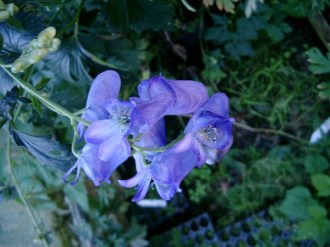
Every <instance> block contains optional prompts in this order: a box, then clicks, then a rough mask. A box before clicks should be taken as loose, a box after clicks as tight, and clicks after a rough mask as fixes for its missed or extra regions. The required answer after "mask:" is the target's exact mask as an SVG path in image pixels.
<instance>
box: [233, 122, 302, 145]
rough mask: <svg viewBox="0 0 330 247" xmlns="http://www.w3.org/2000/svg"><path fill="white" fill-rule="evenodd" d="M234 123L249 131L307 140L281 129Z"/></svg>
mask: <svg viewBox="0 0 330 247" xmlns="http://www.w3.org/2000/svg"><path fill="white" fill-rule="evenodd" d="M234 125H235V126H236V127H238V128H241V129H245V130H248V131H251V132H259V133H265V134H272V135H279V136H284V137H287V138H290V139H292V140H295V141H298V142H307V141H306V140H303V139H301V138H299V137H296V136H294V135H291V134H288V133H285V132H283V131H281V130H273V129H263V128H253V127H250V126H248V125H245V124H241V123H238V122H234Z"/></svg>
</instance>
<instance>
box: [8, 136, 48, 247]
mask: <svg viewBox="0 0 330 247" xmlns="http://www.w3.org/2000/svg"><path fill="white" fill-rule="evenodd" d="M10 144H11V140H10V136H9V135H8V138H7V159H8V160H7V163H8V172H9V174H10V176H11V178H12V181H13V184H14V186H15V188H16V191H17V194H18V196H19V198H20V199H21V201H22V203H23V204H24V206H25V208H26V210H27V212H28V214H29V216H30V217H31V219H32V222H33V225H34V227H35V228H36V229H37V231H38V234H39V237H40V239H41V240H42V242H43V243H44V245H45V246H47V247H48V246H49V244H48V242H47V240H46V237H45V232H44V231H43V229H41V227H40V225H39V224H38V221H37V218H36V216H35V215H34V213H33V210H32V207H31V205H30V203H29V202H28V201H27V200H26V199H25V197H24V195H23V192H22V190H21V188H20V187H19V184H18V181H17V178H16V176H15V173H14V172H13V166H12V162H11V145H10Z"/></svg>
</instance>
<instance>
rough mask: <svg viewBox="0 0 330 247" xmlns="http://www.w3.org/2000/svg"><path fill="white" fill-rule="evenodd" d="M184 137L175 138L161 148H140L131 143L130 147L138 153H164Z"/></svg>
mask: <svg viewBox="0 0 330 247" xmlns="http://www.w3.org/2000/svg"><path fill="white" fill-rule="evenodd" d="M183 137H184V135H180V136H179V137H178V138H176V139H175V140H174V141H172V142H171V143H169V144H167V145H166V146H163V147H159V148H148V147H141V146H138V145H135V144H133V143H131V144H130V145H131V147H132V148H133V149H135V150H136V151H138V152H141V153H143V152H155V153H161V152H164V151H165V150H166V149H168V148H170V147H172V146H173V145H174V144H176V143H177V142H179V141H180V140H181V139H182V138H183Z"/></svg>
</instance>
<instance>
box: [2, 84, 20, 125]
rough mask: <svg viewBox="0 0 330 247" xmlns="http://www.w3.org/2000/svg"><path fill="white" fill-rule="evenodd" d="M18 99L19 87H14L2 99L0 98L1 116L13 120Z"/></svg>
mask: <svg viewBox="0 0 330 247" xmlns="http://www.w3.org/2000/svg"><path fill="white" fill-rule="evenodd" d="M17 100H18V88H17V87H14V88H13V89H12V90H11V91H8V92H7V93H6V95H5V96H4V97H2V99H0V117H1V118H4V119H8V120H11V119H12V116H11V113H12V109H13V108H14V107H15V105H16V102H17Z"/></svg>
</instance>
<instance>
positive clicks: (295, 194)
mask: <svg viewBox="0 0 330 247" xmlns="http://www.w3.org/2000/svg"><path fill="white" fill-rule="evenodd" d="M313 205H317V202H316V201H315V200H313V199H312V197H311V193H310V191H309V190H308V189H307V188H305V187H301V186H297V187H294V188H293V189H290V190H288V191H287V192H286V197H285V199H284V201H283V202H282V204H281V206H280V210H281V211H282V212H283V213H284V214H286V215H287V216H288V217H289V218H297V219H308V218H309V217H310V216H309V212H308V207H310V206H313Z"/></svg>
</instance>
